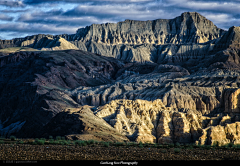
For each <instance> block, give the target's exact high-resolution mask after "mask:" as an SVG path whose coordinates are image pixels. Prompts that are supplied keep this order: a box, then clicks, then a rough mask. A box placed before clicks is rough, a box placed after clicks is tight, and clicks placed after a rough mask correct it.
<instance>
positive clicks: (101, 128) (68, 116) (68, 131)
mask: <svg viewBox="0 0 240 166" xmlns="http://www.w3.org/2000/svg"><path fill="white" fill-rule="evenodd" d="M39 132H40V133H41V134H39V135H42V136H43V137H48V136H49V135H51V136H54V137H56V136H59V135H65V136H66V137H67V138H69V139H79V138H85V140H90V139H93V140H98V141H105V142H107V141H117V142H124V141H125V142H127V141H129V140H128V138H127V137H126V136H124V135H121V134H120V133H119V132H118V131H116V130H115V129H114V128H112V127H111V126H110V125H109V124H108V123H106V122H105V121H104V120H103V119H102V118H99V117H97V116H95V115H94V114H93V112H92V110H91V107H89V106H83V107H79V108H67V109H65V110H64V111H62V112H60V113H59V114H57V115H56V116H55V117H54V118H52V119H51V121H50V122H49V123H48V124H47V125H46V126H44V127H43V128H42V129H41V130H40V131H39ZM78 137H79V138H78Z"/></svg>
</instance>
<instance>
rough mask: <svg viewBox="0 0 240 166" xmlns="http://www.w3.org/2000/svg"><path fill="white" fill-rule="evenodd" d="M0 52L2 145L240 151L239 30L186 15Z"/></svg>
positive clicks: (10, 43) (12, 45)
mask: <svg viewBox="0 0 240 166" xmlns="http://www.w3.org/2000/svg"><path fill="white" fill-rule="evenodd" d="M0 48H1V50H0V105H1V109H0V135H1V136H6V137H9V136H10V135H16V136H17V137H22V138H29V137H31V138H34V137H48V136H50V135H51V136H58V135H59V136H65V137H67V138H68V139H85V140H88V139H95V140H104V141H137V142H140V141H141V142H157V143H176V142H179V143H194V142H198V143H200V144H215V143H218V144H222V145H224V144H227V143H230V142H231V143H234V144H237V143H239V141H240V134H239V133H240V104H239V103H240V102H239V93H240V90H239V86H240V64H239V60H240V27H234V26H233V27H230V28H229V30H228V31H225V30H223V29H220V28H218V27H217V26H216V25H214V24H213V23H212V22H211V21H210V20H208V19H207V18H205V17H204V16H202V15H200V14H198V13H196V12H185V13H183V14H181V16H179V17H176V18H174V19H157V20H153V21H136V20H125V21H123V22H118V23H106V24H93V25H91V26H87V27H85V28H80V29H78V30H77V32H76V34H71V35H68V34H62V35H45V34H39V35H33V36H27V37H25V38H16V39H12V40H0Z"/></svg>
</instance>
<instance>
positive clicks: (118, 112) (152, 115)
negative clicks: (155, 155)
mask: <svg viewBox="0 0 240 166" xmlns="http://www.w3.org/2000/svg"><path fill="white" fill-rule="evenodd" d="M95 115H96V116H98V117H101V118H103V119H104V120H105V121H107V122H108V123H109V124H110V125H111V126H112V127H113V128H115V129H116V130H118V131H119V132H120V133H122V134H123V135H126V136H127V137H128V138H129V139H130V140H132V141H137V142H158V143H173V142H181V143H186V142H194V141H195V140H196V139H198V137H199V135H200V133H199V132H200V131H201V115H200V114H198V115H197V114H193V113H190V112H189V113H183V112H177V111H173V110H172V108H170V107H165V106H164V105H163V103H162V101H161V100H160V99H157V100H154V101H147V100H140V99H137V100H135V101H133V100H114V101H111V102H110V103H109V104H106V105H104V106H102V107H98V108H97V110H96V111H95Z"/></svg>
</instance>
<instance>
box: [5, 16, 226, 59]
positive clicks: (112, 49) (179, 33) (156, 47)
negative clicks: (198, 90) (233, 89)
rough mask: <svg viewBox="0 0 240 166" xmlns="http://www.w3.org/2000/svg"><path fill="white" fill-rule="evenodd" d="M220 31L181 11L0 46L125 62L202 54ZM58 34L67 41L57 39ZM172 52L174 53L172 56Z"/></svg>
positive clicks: (9, 42)
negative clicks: (171, 15)
mask: <svg viewBox="0 0 240 166" xmlns="http://www.w3.org/2000/svg"><path fill="white" fill-rule="evenodd" d="M224 34H225V31H224V30H222V29H220V28H218V27H216V26H215V25H214V24H213V23H212V22H211V21H210V20H208V19H206V18H205V17H204V16H202V15H200V14H199V13H196V12H185V13H183V14H181V16H179V17H176V18H174V19H157V20H152V21H136V20H125V21H123V22H118V23H106V24H93V25H91V26H87V27H85V28H80V29H79V30H78V31H77V32H76V34H72V35H66V34H63V35H57V36H52V35H41V34H40V35H34V36H28V37H26V38H22V39H14V40H6V41H0V47H2V48H5V47H16V46H18V47H20V46H26V47H32V48H35V49H42V48H44V49H43V50H45V49H47V50H49V49H50V50H55V49H61V50H62V49H77V48H78V49H80V50H84V51H89V52H92V53H97V54H99V55H103V56H108V57H114V58H117V59H121V60H125V61H128V62H135V61H137V62H155V63H168V62H181V61H185V60H186V59H195V58H196V57H197V58H204V55H206V54H207V53H208V52H209V51H211V50H212V48H213V47H214V45H215V43H216V42H217V41H218V40H219V38H220V37H222V36H223V35H224ZM59 37H61V38H64V39H65V40H66V41H68V42H70V43H71V44H70V43H68V44H66V41H64V42H63V41H59ZM61 40H62V39H61ZM60 43H63V44H60ZM59 45H64V46H63V47H59ZM73 45H75V46H76V47H77V48H76V47H74V46H73ZM219 47H220V46H219ZM221 47H222V46H221ZM173 56H176V57H174V58H173V59H172V57H173Z"/></svg>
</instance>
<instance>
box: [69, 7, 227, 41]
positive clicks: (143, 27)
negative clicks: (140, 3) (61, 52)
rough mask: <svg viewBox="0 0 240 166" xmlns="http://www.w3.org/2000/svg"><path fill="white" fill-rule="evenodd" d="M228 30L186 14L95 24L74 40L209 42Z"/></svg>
mask: <svg viewBox="0 0 240 166" xmlns="http://www.w3.org/2000/svg"><path fill="white" fill-rule="evenodd" d="M223 33H224V30H222V29H220V28H217V27H216V26H215V25H214V24H213V23H212V22H211V21H210V20H208V19H206V18H205V17H204V16H202V15H200V14H199V13H197V12H185V13H182V14H181V16H179V17H176V18H174V19H157V20H152V21H151V20H148V21H137V20H128V19H127V20H125V21H123V22H118V23H106V24H92V25H91V26H87V27H85V28H81V29H79V30H78V31H77V33H76V35H75V36H73V40H80V41H82V42H86V41H94V42H97V43H104V44H112V45H116V44H144V43H145V44H157V45H160V44H166V43H171V44H180V43H205V42H208V41H209V40H213V39H217V38H219V37H220V36H222V35H223Z"/></svg>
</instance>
